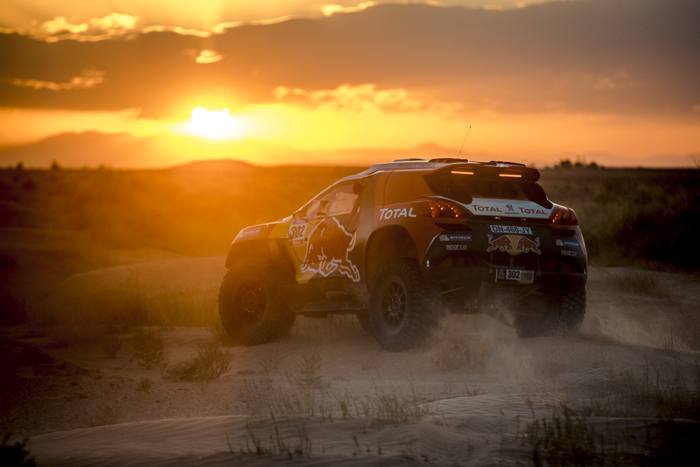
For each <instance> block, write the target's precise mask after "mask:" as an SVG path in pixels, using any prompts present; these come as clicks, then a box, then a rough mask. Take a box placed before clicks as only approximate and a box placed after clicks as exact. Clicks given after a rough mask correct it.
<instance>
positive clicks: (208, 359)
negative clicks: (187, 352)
mask: <svg viewBox="0 0 700 467" xmlns="http://www.w3.org/2000/svg"><path fill="white" fill-rule="evenodd" d="M230 368H231V355H230V354H229V353H228V352H226V351H225V350H224V349H222V347H221V344H220V343H219V342H218V341H216V340H213V339H212V340H211V341H209V342H207V343H204V344H199V345H197V355H196V356H195V357H194V358H193V359H192V360H188V361H185V362H181V363H179V364H176V365H172V366H170V367H168V369H167V370H166V372H167V374H168V375H169V376H170V377H171V378H173V379H176V380H179V381H195V382H197V383H198V384H199V385H200V386H201V387H202V389H205V388H206V387H207V386H208V385H209V383H210V382H211V381H213V380H215V379H217V378H219V377H221V375H222V374H224V373H226V372H227V371H228V370H229V369H230Z"/></svg>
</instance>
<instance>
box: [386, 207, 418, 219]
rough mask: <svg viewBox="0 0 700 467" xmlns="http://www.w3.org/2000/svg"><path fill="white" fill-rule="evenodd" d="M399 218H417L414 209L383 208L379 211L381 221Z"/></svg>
mask: <svg viewBox="0 0 700 467" xmlns="http://www.w3.org/2000/svg"><path fill="white" fill-rule="evenodd" d="M399 217H416V215H415V214H414V213H413V208H396V209H389V208H381V209H380V210H379V220H380V221H383V220H387V219H398V218H399Z"/></svg>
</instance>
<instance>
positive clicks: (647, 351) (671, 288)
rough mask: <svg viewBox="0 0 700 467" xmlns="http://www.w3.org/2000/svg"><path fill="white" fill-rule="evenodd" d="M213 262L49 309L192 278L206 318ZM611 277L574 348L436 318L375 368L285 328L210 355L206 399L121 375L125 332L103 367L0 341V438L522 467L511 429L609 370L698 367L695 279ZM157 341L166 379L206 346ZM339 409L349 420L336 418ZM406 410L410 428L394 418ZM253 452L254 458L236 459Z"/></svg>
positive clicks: (327, 332) (344, 342) (210, 456)
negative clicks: (281, 333) (650, 281)
mask: <svg viewBox="0 0 700 467" xmlns="http://www.w3.org/2000/svg"><path fill="white" fill-rule="evenodd" d="M221 263H222V259H221V258H201V259H183V260H167V261H162V262H159V263H144V264H141V265H139V266H129V267H118V268H111V269H109V270H104V271H98V272H96V273H90V274H87V275H82V276H79V277H76V278H73V279H72V281H73V285H71V283H67V284H68V285H64V287H63V288H62V289H59V291H58V292H57V294H56V296H55V297H54V299H55V300H64V301H65V302H64V304H68V303H70V300H71V297H74V296H73V295H72V293H71V290H70V288H71V287H77V288H78V289H80V290H81V291H83V292H85V293H84V294H83V295H88V296H90V294H91V293H92V294H94V297H92V298H94V299H95V300H96V302H94V303H99V297H104V296H105V295H104V290H105V289H104V287H118V285H115V284H118V282H119V281H117V280H116V279H115V278H118V277H121V278H122V279H124V277H125V276H124V275H125V274H126V275H127V276H128V275H131V276H130V277H132V278H133V277H142V278H145V277H147V278H148V279H147V280H148V281H150V285H149V287H152V288H154V289H155V290H160V291H162V292H163V293H168V291H169V290H171V288H176V287H181V286H182V284H183V280H185V279H186V277H187V276H188V274H191V271H193V270H194V271H196V272H197V274H196V275H195V276H196V277H197V280H196V281H193V282H190V283H189V285H188V287H189V288H190V289H191V290H190V291H191V293H192V294H194V295H196V296H199V297H201V299H202V303H204V304H209V305H211V304H213V303H214V302H215V292H216V289H217V287H218V281H219V280H220V277H221V276H222V272H223V269H222V265H221ZM135 267H136V270H135V269H134V268H135ZM134 271H136V272H134ZM627 272H628V271H627V270H611V269H597V268H593V269H592V270H591V274H590V279H589V284H588V312H587V315H586V320H585V322H584V325H583V327H582V329H581V331H580V332H579V333H576V334H575V335H569V336H556V337H548V338H538V339H526V340H523V339H518V338H517V337H516V336H515V333H514V332H513V330H512V329H510V328H507V327H505V326H503V325H501V324H499V323H497V322H495V321H493V320H491V319H489V318H486V317H483V316H451V317H448V318H447V319H445V320H444V321H443V322H442V323H441V327H440V329H438V330H437V331H436V333H435V334H434V335H433V336H432V338H431V339H430V341H429V342H428V344H427V345H426V346H424V347H423V348H420V349H416V350H412V351H409V352H403V353H388V352H385V351H383V350H382V349H381V348H380V347H379V346H378V345H377V344H376V342H375V341H374V340H373V339H372V338H371V337H369V336H367V335H365V334H364V333H363V332H362V330H361V329H360V327H359V326H358V325H357V324H356V323H355V322H354V320H353V319H349V318H352V317H344V318H341V319H333V320H321V319H308V318H307V319H304V318H300V319H298V321H297V323H296V324H295V326H294V328H293V329H292V332H291V333H290V335H289V336H288V337H286V338H284V339H281V340H279V341H276V342H273V343H270V344H266V345H262V346H258V347H251V348H245V347H227V348H226V349H225V351H226V352H229V353H230V354H231V356H232V366H231V369H230V370H229V371H228V372H226V373H225V374H224V375H223V376H222V377H221V378H220V379H217V380H214V381H212V382H211V383H210V384H209V385H208V386H207V387H206V388H202V387H201V386H200V385H198V384H196V383H193V382H178V381H173V380H172V379H169V378H166V377H164V374H163V372H162V371H161V370H159V369H150V370H147V369H144V368H142V367H141V366H139V365H138V364H137V363H136V362H134V361H131V349H132V345H133V332H132V333H124V334H122V335H121V336H120V337H121V339H122V342H123V345H122V347H121V349H120V350H119V352H118V353H117V356H116V358H108V357H107V356H106V355H105V353H104V352H103V351H102V350H101V349H100V348H99V346H98V345H96V344H93V345H84V346H69V347H66V348H55V347H52V346H50V345H49V339H48V338H46V337H37V338H29V337H27V333H26V329H25V328H22V327H15V328H5V329H2V332H3V335H2V340H1V341H0V348H1V349H2V352H3V355H4V357H3V359H2V367H1V368H0V369H1V370H2V379H3V381H2V382H1V383H2V384H1V386H2V388H3V389H2V390H1V391H2V393H1V394H0V397H1V399H2V400H3V403H2V407H1V409H2V410H0V413H2V418H1V419H0V422H1V426H2V431H3V432H10V433H12V434H13V435H15V436H16V437H17V438H18V439H21V438H23V437H30V439H29V441H28V443H27V446H26V447H27V449H28V450H29V451H30V452H31V454H32V455H33V456H35V457H36V459H37V461H38V462H40V463H42V464H43V463H49V464H51V463H62V462H63V463H67V464H71V465H100V464H102V465H106V464H112V465H115V464H119V465H126V464H133V465H136V464H140V465H142V464H143V463H144V462H146V461H147V460H150V462H154V463H158V462H161V463H169V464H170V463H181V464H183V465H185V464H192V463H197V462H199V463H201V464H202V465H210V464H215V463H227V462H230V461H231V460H232V459H236V460H238V461H239V462H243V461H245V462H248V463H252V464H265V463H269V462H270V461H271V459H272V458H273V457H275V456H283V457H281V458H286V457H284V456H287V455H289V451H291V452H292V455H296V454H294V453H295V452H296V453H298V454H299V455H300V457H301V458H303V459H305V462H307V463H312V464H316V465H325V464H334V465H335V464H336V463H338V462H339V461H343V462H346V463H355V462H358V461H361V462H363V463H364V462H366V463H377V464H380V463H402V462H405V461H406V460H408V459H410V460H416V461H426V462H428V463H435V464H445V463H448V462H449V463H452V462H454V463H458V464H460V465H493V464H496V463H505V464H507V465H517V464H527V463H528V462H530V446H529V445H528V444H527V443H526V442H525V438H524V433H525V427H526V425H527V424H528V423H531V422H532V421H533V420H534V419H535V418H537V417H541V416H543V415H545V414H548V413H550V411H551V410H552V408H553V407H557V406H560V405H561V404H562V403H565V404H567V405H572V406H575V405H577V404H579V405H580V404H585V403H591V401H603V400H606V399H609V398H610V397H611V395H614V391H615V388H616V384H617V382H619V375H620V374H621V373H623V372H632V374H635V375H642V374H643V373H644V372H645V371H648V369H649V368H650V367H651V368H662V367H663V368H672V367H673V366H674V365H676V364H679V365H680V367H681V368H682V371H683V373H684V374H685V375H687V378H688V381H694V378H695V374H696V373H695V372H697V366H696V365H697V363H694V362H697V358H698V354H697V352H693V351H687V349H686V348H685V346H686V345H687V342H688V339H687V336H686V335H684V334H683V333H684V329H686V330H687V327H688V326H685V325H684V322H685V321H684V320H686V319H687V320H688V321H687V322H688V323H692V322H698V321H699V319H698V318H699V317H698V316H697V312H698V311H697V306H696V304H697V303H698V301H700V285H699V283H698V280H697V278H696V277H693V276H685V275H674V274H661V273H656V274H655V277H656V279H655V281H656V282H655V283H656V284H657V285H658V286H659V288H660V292H658V293H657V294H656V295H655V296H648V295H639V294H638V293H633V292H626V291H624V290H621V289H620V287H619V286H617V285H616V283H615V281H614V280H612V278H613V276H614V275H616V274H620V273H627ZM633 272H634V271H633ZM134 274H135V276H134ZM191 277H194V276H191ZM144 280H146V279H144ZM76 284H79V287H78V286H77V285H76ZM86 291H87V292H86ZM209 305H207V306H209ZM214 312H215V309H214V308H213V305H212V313H214ZM163 333H164V334H163V335H164V340H165V352H166V354H167V358H168V361H169V363H170V364H176V363H177V362H181V361H185V360H187V359H188V358H191V357H192V355H193V354H194V353H195V348H196V346H197V344H198V343H202V342H206V341H208V340H209V339H210V338H211V336H210V331H209V330H208V329H206V328H202V327H192V328H167V329H165V330H164V331H163ZM305 362H306V365H305ZM309 362H316V365H315V366H313V365H310V364H309ZM312 366H313V368H311V367H312ZM300 375H301V376H304V377H305V378H306V379H305V380H304V382H299V381H300V380H299V376H300ZM295 378H296V379H295ZM146 380H148V381H149V383H144V381H146ZM267 383H269V385H267V386H266V384H267ZM146 386H148V388H146ZM251 388H253V389H257V393H260V392H261V391H263V389H264V388H268V389H265V390H266V391H268V393H266V395H267V396H268V397H270V396H271V397H301V396H305V395H308V394H312V395H313V397H314V399H313V400H312V401H311V404H312V405H311V406H309V405H308V404H309V400H308V399H307V401H306V402H305V403H304V404H307V405H304V406H303V407H304V410H305V413H302V412H304V411H301V410H300V409H294V410H291V409H290V410H291V411H290V412H288V414H290V413H291V414H293V415H294V416H292V417H284V416H282V415H278V416H277V417H276V418H274V419H271V418H270V416H269V414H264V413H263V414H262V415H261V416H259V417H257V418H252V419H249V418H248V416H249V414H250V411H251V410H253V409H255V408H256V406H255V401H254V400H253V399H254V396H255V394H256V391H255V390H253V391H251ZM270 388H272V389H270ZM268 400H269V399H268ZM339 401H345V402H346V403H348V404H349V405H350V409H347V410H348V412H346V413H345V415H347V417H346V418H343V410H342V409H341V408H340V405H339ZM391 401H393V402H396V405H395V406H394V408H393V409H390V410H389V411H388V412H387V413H389V415H385V416H381V414H382V413H384V412H381V409H380V408H379V405H381V404H385V405H386V403H389V402H391ZM361 406H363V407H365V414H368V415H367V416H361V415H360V407H361ZM418 406H419V407H420V408H421V409H420V412H419V413H417V412H416V411H411V410H410V409H409V410H407V409H406V407H418ZM297 407H299V406H297ZM329 407H332V409H331V408H329ZM258 408H259V407H258ZM326 410H328V412H327V413H326ZM333 411H334V412H333ZM312 412H313V414H312ZM331 413H332V415H331ZM404 415H405V417H403V418H401V417H402V416H404ZM392 417H393V418H392ZM621 420H622V418H610V417H606V418H602V417H598V418H596V417H592V418H591V419H590V420H589V421H590V423H591V424H592V426H595V427H597V428H598V430H597V433H603V432H605V433H609V435H608V436H609V437H610V439H612V437H613V436H614V433H621V432H622V431H624V430H627V432H630V430H632V431H634V430H636V429H638V430H642V428H641V427H642V426H643V425H644V419H643V418H639V417H626V418H625V421H624V423H622V422H621ZM695 433H697V431H696V432H695ZM278 434H279V436H278ZM256 440H257V441H258V442H259V443H260V445H259V447H262V451H264V452H263V454H262V455H257V454H254V453H250V452H249V451H255V442H256ZM280 440H281V441H282V444H283V446H284V447H285V448H286V449H287V451H285V450H284V449H282V448H281V447H280ZM297 446H298V447H299V449H297V451H294V448H296V447H297ZM259 450H260V449H259ZM270 451H275V453H273V452H270ZM280 451H282V454H280ZM285 452H286V454H285Z"/></svg>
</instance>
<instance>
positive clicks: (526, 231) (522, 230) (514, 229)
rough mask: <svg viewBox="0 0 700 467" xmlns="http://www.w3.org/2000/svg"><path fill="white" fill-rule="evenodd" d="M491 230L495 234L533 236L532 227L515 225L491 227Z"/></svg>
mask: <svg viewBox="0 0 700 467" xmlns="http://www.w3.org/2000/svg"><path fill="white" fill-rule="evenodd" d="M489 228H490V229H491V232H493V233H501V234H520V235H532V229H531V228H530V227H521V226H515V225H490V226H489Z"/></svg>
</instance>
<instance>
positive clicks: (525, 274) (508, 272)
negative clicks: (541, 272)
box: [496, 269, 535, 284]
mask: <svg viewBox="0 0 700 467" xmlns="http://www.w3.org/2000/svg"><path fill="white" fill-rule="evenodd" d="M534 280H535V272H534V271H526V270H523V269H499V270H498V271H496V282H517V283H518V284H532V283H533V282H534Z"/></svg>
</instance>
